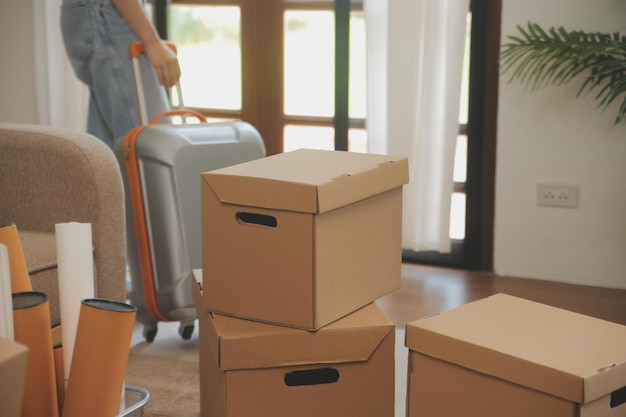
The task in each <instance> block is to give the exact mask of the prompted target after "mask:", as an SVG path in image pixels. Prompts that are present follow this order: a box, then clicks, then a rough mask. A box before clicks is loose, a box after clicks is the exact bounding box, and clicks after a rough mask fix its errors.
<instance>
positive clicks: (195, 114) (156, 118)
mask: <svg viewBox="0 0 626 417" xmlns="http://www.w3.org/2000/svg"><path fill="white" fill-rule="evenodd" d="M167 116H192V117H195V118H196V119H198V120H200V122H201V123H208V122H209V121H208V120H207V118H206V117H205V116H204V115H203V114H202V113H198V112H196V111H193V110H187V109H174V110H168V111H164V112H161V113H159V114H157V115H156V116H154V118H153V119H152V120H150V124H151V125H155V124H158V123H159V120H161V118H163V117H167Z"/></svg>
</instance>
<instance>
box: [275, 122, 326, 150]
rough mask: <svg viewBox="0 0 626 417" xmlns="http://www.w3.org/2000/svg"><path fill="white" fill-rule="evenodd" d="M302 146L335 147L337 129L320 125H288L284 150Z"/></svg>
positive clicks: (314, 147) (285, 132) (316, 147)
mask: <svg viewBox="0 0 626 417" xmlns="http://www.w3.org/2000/svg"><path fill="white" fill-rule="evenodd" d="M300 148H309V149H322V150H327V151H332V150H334V149H335V129H333V128H332V127H319V126H294V125H287V126H285V130H284V150H285V152H289V151H293V150H295V149H300Z"/></svg>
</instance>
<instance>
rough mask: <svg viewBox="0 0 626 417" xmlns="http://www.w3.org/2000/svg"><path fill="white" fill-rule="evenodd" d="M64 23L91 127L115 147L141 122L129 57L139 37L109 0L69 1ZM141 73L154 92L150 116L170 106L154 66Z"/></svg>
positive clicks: (63, 26) (62, 15)
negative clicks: (83, 86)
mask: <svg viewBox="0 0 626 417" xmlns="http://www.w3.org/2000/svg"><path fill="white" fill-rule="evenodd" d="M61 27H62V31H63V37H64V42H65V45H66V50H67V52H68V56H69V57H70V61H71V62H72V65H73V67H74V70H75V72H76V75H77V77H78V78H79V79H81V80H82V81H83V82H84V83H85V84H87V86H88V87H89V90H90V102H89V110H88V120H87V131H88V132H89V133H91V134H93V135H94V136H96V137H98V138H99V139H101V140H102V141H103V142H105V143H107V144H108V145H109V146H110V147H113V146H114V143H115V141H116V140H117V139H119V138H122V137H124V136H125V135H126V134H127V133H128V131H130V130H131V129H132V128H133V127H135V126H138V125H140V124H141V120H140V115H139V109H138V104H137V90H136V85H135V80H134V72H133V67H132V62H131V60H130V59H129V57H128V45H129V44H130V43H131V42H135V41H136V37H135V35H134V34H133V32H132V30H131V29H130V27H129V26H128V24H127V23H126V21H125V20H124V19H123V18H122V16H121V15H120V14H119V13H118V11H117V9H115V7H114V6H113V5H112V4H111V2H110V0H64V3H63V9H62V14H61ZM148 65H149V64H148ZM144 66H145V64H144ZM142 76H143V77H144V85H145V89H146V90H148V91H150V95H149V99H147V100H146V101H147V102H148V103H149V106H148V113H149V115H150V117H151V116H152V115H154V114H155V113H156V112H161V111H164V110H166V109H168V108H169V102H168V100H167V96H166V94H165V90H164V89H163V88H162V87H160V86H159V85H158V81H157V80H156V75H155V74H154V71H152V70H151V67H149V68H148V71H142ZM159 90H160V91H159ZM154 91H157V93H156V96H155V93H154Z"/></svg>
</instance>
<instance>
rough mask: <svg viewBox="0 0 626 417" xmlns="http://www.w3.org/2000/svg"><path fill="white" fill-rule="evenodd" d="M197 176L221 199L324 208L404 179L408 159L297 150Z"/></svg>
mask: <svg viewBox="0 0 626 417" xmlns="http://www.w3.org/2000/svg"><path fill="white" fill-rule="evenodd" d="M202 176H203V179H204V181H206V182H207V183H208V184H209V186H210V187H211V189H212V190H213V191H214V192H215V194H216V195H217V197H218V198H219V200H220V201H221V202H224V203H229V204H238V205H242V206H250V207H259V208H270V209H280V210H290V211H301V212H307V213H324V212H326V211H330V210H334V209H336V208H338V207H342V206H344V205H347V204H351V203H354V202H356V201H360V200H363V199H365V198H368V197H371V196H373V195H376V194H380V193H383V192H385V191H388V190H391V189H394V188H397V187H400V186H402V185H403V184H406V183H407V182H408V160H407V158H404V157H393V156H386V155H373V154H361V153H352V152H342V151H323V150H314V149H298V150H296V151H292V152H286V153H282V154H278V155H272V156H269V157H266V158H262V159H258V160H255V161H250V162H246V163H243V164H237V165H233V166H230V167H227V168H223V169H218V170H214V171H211V172H208V173H205V174H203V175H202Z"/></svg>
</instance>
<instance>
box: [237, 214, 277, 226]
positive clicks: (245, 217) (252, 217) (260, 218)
mask: <svg viewBox="0 0 626 417" xmlns="http://www.w3.org/2000/svg"><path fill="white" fill-rule="evenodd" d="M236 216H237V220H238V221H239V222H241V223H244V224H254V225H258V226H265V227H276V226H277V225H278V221H277V220H276V217H274V216H268V215H265V214H258V213H247V212H245V211H238V212H237V214H236Z"/></svg>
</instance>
